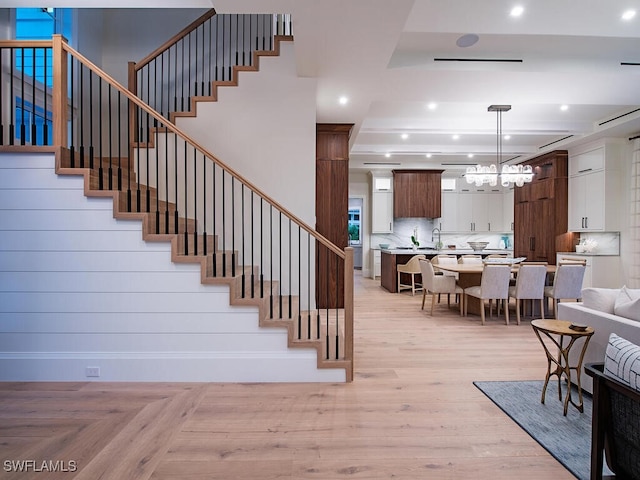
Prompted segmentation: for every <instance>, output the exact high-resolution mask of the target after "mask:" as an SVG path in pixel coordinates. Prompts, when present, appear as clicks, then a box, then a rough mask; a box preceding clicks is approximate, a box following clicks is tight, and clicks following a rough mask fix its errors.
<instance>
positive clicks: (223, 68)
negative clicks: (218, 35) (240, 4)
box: [222, 15, 227, 82]
mask: <svg viewBox="0 0 640 480" xmlns="http://www.w3.org/2000/svg"><path fill="white" fill-rule="evenodd" d="M225 18H226V15H223V16H222V81H223V82H224V72H225V70H226V67H225V64H226V62H225V58H226V55H225V53H226V50H225V41H224V40H225V33H226V30H227V26H226V22H225V21H224V20H225Z"/></svg>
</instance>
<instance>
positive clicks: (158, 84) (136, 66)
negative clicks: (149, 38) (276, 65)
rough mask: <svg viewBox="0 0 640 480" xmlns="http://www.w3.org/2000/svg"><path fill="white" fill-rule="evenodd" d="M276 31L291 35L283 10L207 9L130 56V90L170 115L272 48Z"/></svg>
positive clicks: (166, 114) (185, 107)
mask: <svg viewBox="0 0 640 480" xmlns="http://www.w3.org/2000/svg"><path fill="white" fill-rule="evenodd" d="M275 35H291V18H290V16H289V15H286V14H275V15H273V14H222V15H220V14H216V12H215V10H214V9H211V10H209V11H208V12H206V13H205V14H203V15H202V16H200V17H199V18H198V19H196V20H194V21H193V22H192V23H191V24H190V25H189V26H187V27H186V28H184V29H183V30H182V31H180V32H179V33H178V34H176V35H175V36H174V37H173V38H171V39H169V40H168V41H166V42H165V43H164V44H163V45H161V46H160V47H159V48H157V49H156V50H154V51H153V52H151V53H150V54H149V55H147V56H146V57H144V58H143V59H142V60H140V61H139V62H137V63H134V62H129V79H128V82H129V91H131V92H133V93H135V94H136V95H137V96H138V97H139V98H141V99H142V100H144V101H145V102H146V103H147V104H148V105H150V106H151V107H152V108H153V109H155V110H156V111H158V112H160V114H161V115H163V116H164V117H165V118H167V119H169V120H171V116H170V115H171V114H172V113H175V112H185V111H190V110H191V108H192V99H197V98H199V97H210V96H211V95H212V94H213V90H212V89H213V85H214V83H216V82H220V83H225V82H231V81H232V80H233V69H234V68H240V69H242V68H243V67H251V66H253V65H254V62H255V54H256V53H258V52H265V51H272V50H273V49H274V36H275Z"/></svg>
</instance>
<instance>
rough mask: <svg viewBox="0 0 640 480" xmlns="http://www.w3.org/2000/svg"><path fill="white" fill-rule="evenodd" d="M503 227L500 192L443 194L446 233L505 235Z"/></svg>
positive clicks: (474, 191) (467, 190)
mask: <svg viewBox="0 0 640 480" xmlns="http://www.w3.org/2000/svg"><path fill="white" fill-rule="evenodd" d="M503 225H504V221H503V197H502V193H501V191H500V190H499V189H497V190H496V191H485V190H483V189H481V190H469V189H463V190H462V191H461V192H459V193H456V192H443V193H442V217H441V218H440V229H441V230H442V231H443V232H502V231H503Z"/></svg>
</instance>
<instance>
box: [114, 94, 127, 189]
mask: <svg viewBox="0 0 640 480" xmlns="http://www.w3.org/2000/svg"><path fill="white" fill-rule="evenodd" d="M127 112H129V110H127ZM117 117H118V191H119V192H121V191H122V96H121V95H120V90H118V115H117ZM128 118H129V116H128V115H127V124H128ZM127 131H129V129H128V127H127ZM127 151H129V142H128V141H127ZM127 156H128V155H127Z"/></svg>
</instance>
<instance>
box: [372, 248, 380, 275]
mask: <svg viewBox="0 0 640 480" xmlns="http://www.w3.org/2000/svg"><path fill="white" fill-rule="evenodd" d="M380 272H381V252H380V250H378V249H372V250H371V278H373V279H374V280H375V279H376V278H378V277H379V276H380Z"/></svg>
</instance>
